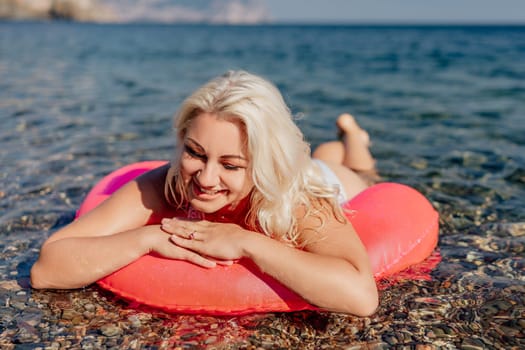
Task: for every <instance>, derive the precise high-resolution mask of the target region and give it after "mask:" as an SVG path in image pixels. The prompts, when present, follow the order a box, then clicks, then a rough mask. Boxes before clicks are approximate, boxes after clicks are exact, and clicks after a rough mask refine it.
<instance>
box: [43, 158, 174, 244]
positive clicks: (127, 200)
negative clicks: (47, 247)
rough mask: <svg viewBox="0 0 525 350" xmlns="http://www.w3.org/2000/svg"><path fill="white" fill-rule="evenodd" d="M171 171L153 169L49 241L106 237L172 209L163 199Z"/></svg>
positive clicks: (58, 232) (135, 226)
mask: <svg viewBox="0 0 525 350" xmlns="http://www.w3.org/2000/svg"><path fill="white" fill-rule="evenodd" d="M168 168H169V166H167V165H166V166H162V167H160V168H156V169H153V170H151V171H149V172H147V173H145V174H143V175H141V176H139V177H138V178H136V179H134V180H132V181H130V182H128V183H127V184H125V185H124V186H122V187H121V188H120V189H119V190H118V191H116V192H115V193H113V194H112V195H111V196H110V197H108V198H107V199H106V200H105V201H104V202H102V203H101V204H100V205H99V206H97V207H96V208H95V209H93V210H91V211H90V212H88V213H87V214H85V215H83V216H82V217H80V218H78V219H77V220H75V221H73V222H72V223H70V224H69V225H67V226H65V227H64V228H62V229H60V230H59V231H57V232H56V233H55V234H53V235H52V236H51V237H50V238H49V239H48V242H51V241H54V240H58V239H61V238H63V237H66V236H67V237H88V236H106V235H111V234H115V233H118V232H123V231H126V230H130V229H134V228H137V227H140V226H144V225H145V224H146V223H147V222H148V220H149V218H150V217H151V215H153V214H158V213H164V212H166V211H168V210H169V209H168V207H169V206H168V204H167V202H166V200H165V198H164V182H165V179H166V174H167V171H168ZM48 242H46V243H48Z"/></svg>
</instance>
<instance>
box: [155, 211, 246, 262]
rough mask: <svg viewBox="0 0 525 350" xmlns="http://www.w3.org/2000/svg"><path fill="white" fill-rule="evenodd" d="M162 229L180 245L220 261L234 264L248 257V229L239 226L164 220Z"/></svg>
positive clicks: (203, 221)
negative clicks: (244, 247) (246, 244)
mask: <svg viewBox="0 0 525 350" xmlns="http://www.w3.org/2000/svg"><path fill="white" fill-rule="evenodd" d="M161 228H162V230H164V231H165V232H167V233H169V234H170V235H171V237H170V240H171V241H172V242H173V243H175V244H176V245H177V246H178V247H180V248H185V249H189V250H191V251H192V252H195V253H198V254H200V255H203V256H206V257H210V258H214V259H217V260H216V262H217V263H219V264H231V263H232V262H233V261H234V260H238V259H240V258H242V257H243V256H244V250H243V242H244V240H245V238H246V237H247V236H249V235H247V232H248V231H246V230H244V229H243V228H241V227H240V226H239V225H235V224H228V223H217V222H210V221H205V220H199V221H192V220H186V219H177V218H173V219H163V220H162V224H161Z"/></svg>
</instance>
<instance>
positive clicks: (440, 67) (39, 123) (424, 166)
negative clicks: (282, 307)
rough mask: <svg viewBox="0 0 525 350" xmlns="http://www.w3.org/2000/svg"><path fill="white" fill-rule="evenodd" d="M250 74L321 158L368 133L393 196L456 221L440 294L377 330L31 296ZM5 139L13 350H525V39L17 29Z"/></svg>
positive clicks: (356, 324)
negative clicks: (186, 129) (117, 199)
mask: <svg viewBox="0 0 525 350" xmlns="http://www.w3.org/2000/svg"><path fill="white" fill-rule="evenodd" d="M231 69H244V70H247V71H250V72H253V73H256V74H259V75H262V76H264V77H266V78H268V79H269V80H271V81H272V82H274V83H275V84H276V85H277V86H278V87H279V88H280V89H281V91H282V93H283V95H284V97H285V100H286V101H287V103H288V104H289V106H290V108H291V110H292V112H293V114H294V115H295V116H296V117H297V123H298V124H299V126H300V128H301V129H302V130H303V132H304V134H305V137H306V139H307V140H308V141H309V142H310V143H311V145H312V148H313V147H315V146H316V145H318V144H319V143H321V142H323V141H328V140H332V139H334V138H335V137H336V127H335V125H334V121H335V120H336V118H337V116H338V115H339V114H340V113H343V112H350V113H352V114H353V115H354V116H355V117H356V118H357V120H358V121H359V123H360V124H361V125H362V126H363V127H364V128H365V129H366V130H367V131H368V132H369V133H370V135H371V139H372V152H373V154H374V156H375V157H376V158H377V165H378V168H379V171H380V174H381V176H382V178H383V180H385V181H395V182H401V183H405V184H408V185H410V186H413V187H415V188H416V189H418V190H419V191H421V192H422V193H423V194H424V195H426V196H427V198H429V199H430V200H431V202H432V203H433V205H434V206H435V207H436V209H438V211H439V212H440V215H441V221H440V224H441V231H440V242H439V252H440V254H441V255H442V262H441V263H440V264H439V265H438V266H437V268H435V269H434V270H433V272H432V273H431V280H429V281H418V282H414V281H406V282H404V283H400V284H399V285H394V286H391V287H389V288H388V289H387V290H386V291H383V292H382V293H383V294H382V304H381V306H380V308H379V310H378V312H377V313H376V315H374V316H373V317H371V318H366V319H365V321H363V320H362V319H356V318H352V317H350V316H342V315H333V314H323V313H317V314H314V315H312V314H304V313H296V314H292V315H293V316H290V315H264V316H259V317H254V318H249V319H246V318H233V319H231V320H224V319H220V318H219V319H216V318H206V317H200V318H199V317H196V318H187V317H186V318H185V317H183V316H174V315H165V314H162V313H160V314H159V313H156V312H155V311H153V310H146V311H144V310H140V308H138V306H137V305H128V304H126V303H125V302H124V301H121V300H115V299H113V298H112V297H111V295H110V294H108V293H105V292H104V291H101V290H99V289H97V287H89V288H87V289H83V290H81V291H74V292H64V293H63V292H40V291H33V290H31V289H30V288H29V285H28V281H27V280H28V275H29V268H30V266H31V264H32V263H33V262H34V261H35V259H36V257H37V255H38V249H39V247H40V245H41V244H42V242H43V241H44V239H45V238H46V237H47V236H48V235H49V234H51V233H52V232H54V231H55V230H56V229H57V228H59V227H61V226H63V225H65V224H66V223H67V222H70V221H71V220H72V219H73V217H74V213H75V210H76V208H77V207H78V205H79V204H80V203H81V201H82V199H83V197H84V196H85V195H86V193H87V192H88V190H89V189H90V187H91V186H93V184H94V183H95V182H96V181H97V180H99V179H100V178H101V177H102V176H103V175H105V174H107V173H108V172H110V171H111V170H113V169H115V168H117V167H119V166H122V165H124V164H127V163H131V162H135V161H140V160H148V159H169V158H170V157H171V155H172V151H173V145H174V137H173V133H172V128H171V122H172V117H173V115H174V113H175V112H176V111H177V108H178V107H179V106H180V103H181V101H182V100H183V99H184V98H185V97H186V96H187V95H188V94H189V93H190V92H192V91H193V90H194V89H195V88H197V87H198V86H199V85H201V84H203V83H204V82H206V81H207V80H209V79H210V78H212V77H214V76H216V75H219V74H222V73H223V72H225V71H227V70H231ZM0 122H1V128H0V169H1V170H0V255H1V259H0V276H1V277H0V280H1V281H2V282H1V285H0V298H1V300H0V301H1V303H0V316H1V323H0V344H3V345H8V346H12V345H13V344H38V345H39V346H42V347H45V346H51V345H52V344H53V342H55V343H58V344H60V345H63V346H68V345H70V346H73V345H75V344H76V345H77V346H95V347H97V346H121V347H130V348H131V347H132V345H133V344H135V345H137V344H138V345H141V346H153V345H155V346H160V347H162V346H163V345H162V344H168V345H181V346H183V345H184V344H186V345H188V344H189V345H190V346H201V345H202V346H204V345H210V344H211V345H213V344H215V346H222V345H224V346H226V345H225V344H237V345H236V346H238V347H242V346H249V345H254V346H263V347H264V346H265V345H264V344H266V345H268V344H270V345H268V346H271V345H272V344H273V346H290V347H294V346H300V345H303V346H307V347H311V348H318V347H320V346H323V345H324V346H328V345H329V344H330V345H329V346H333V347H338V346H341V347H342V346H347V345H349V344H354V343H358V344H365V345H371V344H376V345H377V344H379V345H381V344H387V345H389V346H394V345H406V346H411V345H418V344H422V345H429V346H443V347H448V348H455V347H460V346H478V347H480V348H483V347H495V348H498V347H499V348H508V347H510V346H522V345H524V343H523V342H524V340H523V339H524V338H523V337H524V323H525V320H524V318H523V315H524V314H525V311H524V299H525V277H524V274H523V269H524V267H525V264H524V258H523V256H524V246H525V211H524V204H525V201H524V197H525V27H520V26H507V27H504V26H486V27H483V26H365V25H361V26H327V25H325V26H314V25H263V26H209V25H153V24H130V25H96V24H78V23H67V22H43V23H30V22H18V23H17V22H0ZM400 201H402V198H400ZM232 320H233V321H232ZM166 325H168V327H166ZM214 325H215V326H214ZM217 325H218V326H217ZM112 326H114V328H111V327H112ZM108 327H109V328H108ZM223 329H226V331H224V330H223ZM272 329H277V330H282V329H286V330H287V332H288V333H287V334H288V335H289V336H288V337H284V336H283V335H282V332H280V331H276V332H273V331H272ZM221 332H222V333H221ZM294 332H295V333H294ZM113 333H114V334H113ZM188 334H189V336H188ZM202 334H206V336H205V337H203V336H202ZM166 339H168V340H166ZM166 341H167V342H168V343H165V342H166ZM287 342H288V343H287ZM126 344H127V345H126ZM130 344H131V345H130ZM152 344H153V345H152ZM217 344H219V345H217ZM221 344H222V345H221ZM138 345H137V346H138ZM211 345H210V346H211ZM365 345H363V346H365Z"/></svg>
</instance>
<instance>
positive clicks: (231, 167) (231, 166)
mask: <svg viewBox="0 0 525 350" xmlns="http://www.w3.org/2000/svg"><path fill="white" fill-rule="evenodd" d="M222 166H223V167H224V169H226V170H239V169H244V167H241V166H238V165H233V164H228V163H224V164H223V165H222Z"/></svg>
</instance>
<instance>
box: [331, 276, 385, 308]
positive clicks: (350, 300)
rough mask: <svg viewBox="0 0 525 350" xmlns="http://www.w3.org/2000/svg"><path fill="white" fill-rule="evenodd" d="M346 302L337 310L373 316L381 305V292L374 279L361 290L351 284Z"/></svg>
mask: <svg viewBox="0 0 525 350" xmlns="http://www.w3.org/2000/svg"><path fill="white" fill-rule="evenodd" d="M347 290H348V295H347V296H346V297H345V300H346V302H345V303H343V304H342V305H341V304H340V305H339V307H338V309H339V310H337V311H339V312H344V313H347V314H352V315H355V316H358V317H369V316H372V315H373V314H374V313H375V312H376V311H377V308H378V306H379V293H378V290H377V286H376V283H375V281H374V280H372V283H369V284H368V285H367V286H363V288H360V289H359V290H356V289H355V286H354V287H352V286H349V289H347Z"/></svg>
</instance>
